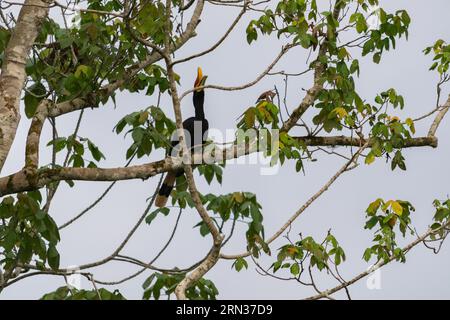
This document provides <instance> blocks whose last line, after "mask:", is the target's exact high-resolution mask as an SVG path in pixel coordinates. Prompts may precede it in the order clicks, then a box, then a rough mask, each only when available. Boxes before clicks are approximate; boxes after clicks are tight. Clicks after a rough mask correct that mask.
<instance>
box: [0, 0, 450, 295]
mask: <svg viewBox="0 0 450 320" xmlns="http://www.w3.org/2000/svg"><path fill="white" fill-rule="evenodd" d="M381 6H382V7H385V8H388V10H389V11H392V10H395V9H397V8H405V9H407V10H408V12H409V13H410V15H411V17H412V25H411V28H410V38H409V41H408V42H406V41H404V40H400V41H398V45H397V50H396V51H394V52H392V51H391V52H389V53H387V54H385V55H384V56H383V58H382V62H381V64H380V65H374V64H373V63H372V62H371V57H367V58H365V59H363V60H360V63H361V77H360V78H359V79H357V87H358V90H359V92H360V93H361V94H362V96H363V97H365V98H366V99H367V100H370V101H373V98H374V96H375V95H376V93H378V92H380V91H383V90H385V89H388V88H390V87H395V88H396V89H397V91H398V92H399V93H400V94H403V96H404V97H405V101H406V107H405V111H404V112H403V113H402V114H401V116H402V117H406V115H408V116H411V117H414V116H417V115H421V114H424V113H426V112H427V111H429V110H431V109H433V107H434V104H435V85H436V81H437V76H436V74H435V73H432V72H429V71H428V67H429V65H430V57H425V56H424V55H423V53H422V49H423V48H425V47H426V46H429V45H431V44H432V43H434V41H435V40H437V39H438V38H443V39H447V40H448V39H449V38H450V29H449V28H448V22H447V21H448V12H449V9H450V3H449V2H448V1H445V0H435V1H432V2H430V1H427V2H425V1H418V0H415V1H406V0H398V1H395V3H393V2H392V1H381ZM238 11H239V9H236V8H230V9H224V8H219V7H216V6H212V5H210V4H206V6H205V12H204V14H203V18H202V22H201V24H200V26H199V28H198V37H196V38H195V39H193V40H192V42H191V43H189V44H187V45H186V46H185V47H183V48H182V50H180V51H179V53H177V57H185V56H187V55H189V54H192V53H194V52H197V51H201V50H203V49H206V48H208V47H209V46H210V45H211V44H213V43H214V42H215V41H216V39H218V38H219V37H221V35H222V33H223V29H224V28H225V26H227V25H229V24H230V23H231V21H232V20H233V19H234V17H235V16H236V15H237V13H238ZM250 19H251V16H246V17H244V18H243V20H242V22H241V23H240V24H239V26H238V27H237V28H236V30H235V31H234V32H233V33H232V34H231V36H230V38H229V39H228V40H227V41H226V42H225V43H224V44H223V45H222V46H221V47H220V48H219V49H218V50H216V51H215V52H214V53H213V54H211V55H207V56H204V57H201V58H199V59H197V60H194V61H192V62H190V63H188V64H184V65H178V66H177V70H176V71H177V72H178V73H179V74H180V75H181V87H182V91H184V90H187V89H189V88H190V87H191V86H192V83H193V80H194V78H195V70H196V68H197V66H202V68H203V70H204V73H205V74H207V75H208V83H209V84H221V85H239V84H243V83H245V82H247V81H250V80H253V79H254V78H255V77H256V76H257V75H258V74H259V73H260V72H261V70H262V69H264V68H265V67H266V66H267V65H268V64H269V63H270V62H271V60H272V59H273V58H274V57H275V56H276V55H277V54H278V52H279V43H278V42H277V41H276V37H275V36H272V37H260V39H259V40H258V41H257V42H256V43H254V44H252V45H251V46H249V45H248V44H247V42H246V40H245V28H246V26H247V24H248V22H249V20H250ZM306 56H307V52H305V51H304V50H303V49H300V48H296V49H294V50H292V51H291V52H289V53H288V54H287V56H286V57H285V58H283V60H282V61H281V62H280V64H279V65H278V66H277V67H276V68H275V70H285V71H290V72H298V71H302V70H304V69H305V67H306V64H305V58H306ZM310 83H311V79H310V77H309V76H304V77H301V78H298V79H293V80H290V83H289V94H288V104H289V105H290V106H292V107H293V106H295V105H296V104H297V102H298V101H299V97H301V96H302V91H301V89H302V88H309V86H310ZM274 85H277V86H278V88H283V82H282V78H281V77H267V78H265V79H264V80H263V81H261V82H260V83H258V84H257V85H256V86H254V87H252V88H250V89H248V90H246V91H236V92H223V91H215V90H214V91H207V92H206V110H205V111H206V115H207V117H208V119H209V123H210V126H211V127H214V128H218V129H221V130H225V129H227V128H233V127H234V126H235V120H236V118H237V117H238V116H239V115H240V114H241V113H242V111H243V110H245V109H246V108H247V107H248V106H250V105H252V103H254V101H255V98H256V97H257V96H258V95H259V94H260V93H261V92H263V91H265V90H268V89H271V88H273V86H274ZM448 93H449V90H448V87H447V89H444V91H443V93H442V97H443V98H446V97H447V94H448ZM154 103H155V99H154V98H153V97H151V98H149V97H147V96H144V95H143V94H120V95H119V96H118V98H117V106H118V107H117V109H114V108H113V106H112V104H109V105H108V106H106V107H102V108H100V109H99V110H92V111H91V110H87V113H86V117H85V121H84V122H83V124H82V126H81V132H80V135H83V136H89V137H90V138H92V140H93V141H95V143H97V145H99V146H100V148H101V150H102V151H103V153H104V154H105V155H107V160H106V161H104V163H103V164H102V166H104V167H111V166H117V165H121V164H123V163H124V161H125V159H124V155H125V150H126V148H127V145H128V143H129V140H124V139H123V137H122V136H117V135H116V134H115V133H113V132H112V128H113V127H114V125H115V124H116V123H117V122H118V120H119V119H121V118H122V117H123V116H124V115H125V114H128V113H131V112H133V111H135V110H140V109H143V108H145V107H147V106H149V105H151V104H154ZM183 105H184V109H183V115H184V116H185V117H187V116H190V115H191V114H192V113H193V110H191V109H192V108H191V98H190V97H187V98H186V100H184V101H183ZM162 106H163V108H164V110H165V111H166V112H167V114H169V115H171V114H172V111H171V105H170V103H169V100H168V99H163V101H162ZM311 114H312V111H311V112H309V113H308V114H307V115H306V118H308V119H309V118H310V117H311ZM446 120H447V121H444V122H443V123H442V125H441V127H440V128H439V130H438V136H439V138H440V140H439V148H438V149H431V148H421V149H413V150H406V151H405V152H404V154H405V155H406V160H407V162H406V164H407V168H408V171H406V172H401V171H395V172H392V171H391V170H390V165H389V164H385V163H384V160H377V161H376V162H375V163H374V164H373V165H371V166H366V165H361V166H360V167H359V168H357V169H356V170H353V171H351V172H349V173H346V174H344V175H343V176H342V177H341V178H339V180H338V181H337V182H336V183H335V184H334V185H333V186H332V187H331V188H330V190H329V191H328V192H326V193H325V194H324V195H323V196H322V197H321V198H320V199H319V200H317V201H316V202H315V203H314V204H313V205H312V206H311V207H310V208H309V209H308V210H307V211H306V212H305V213H304V214H303V215H302V216H301V217H300V218H299V219H298V220H297V221H296V222H295V224H294V225H293V227H292V230H291V236H292V238H295V234H297V233H299V232H301V233H302V234H303V235H305V236H306V235H312V236H314V237H315V238H316V239H317V240H319V239H320V240H321V239H322V238H323V237H324V236H325V235H326V232H327V230H328V229H329V228H331V229H332V232H333V233H334V235H335V236H336V237H337V239H338V240H339V241H340V243H341V245H342V246H343V247H344V249H345V251H346V254H347V258H348V259H347V261H346V262H345V263H344V264H343V266H342V267H341V272H342V275H343V276H344V278H345V279H350V278H351V277H352V276H354V275H356V274H357V273H360V272H361V271H363V270H365V269H366V268H367V267H368V264H366V263H365V262H364V261H363V260H362V258H361V257H362V253H363V251H364V249H365V248H366V247H368V246H370V245H371V240H372V232H371V231H367V230H364V229H363V226H364V221H365V219H364V216H365V213H364V211H365V209H366V207H367V205H368V204H369V203H370V202H371V201H373V200H375V199H376V198H378V197H381V198H385V199H404V200H409V201H411V202H412V204H413V205H414V206H415V207H416V212H415V213H414V214H413V216H412V220H413V223H414V225H415V226H416V227H417V229H418V231H419V232H422V231H424V230H425V228H426V226H427V224H428V223H429V222H430V221H431V218H432V215H433V208H432V201H433V199H435V198H439V199H446V198H447V196H448V193H449V184H448V181H449V178H450V173H449V171H448V170H446V169H444V164H448V161H449V159H450V139H449V138H448V135H447V134H446V133H447V132H448V130H449V129H450V124H449V123H450V121H448V120H449V119H446ZM58 125H59V132H60V135H67V134H70V133H71V131H72V130H73V127H74V125H75V124H74V115H70V116H64V117H62V118H61V119H58ZM28 126H29V121H28V120H27V119H25V117H24V118H23V119H22V122H21V124H20V128H19V131H18V134H17V137H16V141H15V144H14V146H13V149H12V150H11V156H10V157H9V159H8V161H7V164H6V166H5V169H4V171H3V174H4V175H6V174H9V173H12V172H15V171H17V170H19V169H20V168H21V167H22V166H23V150H24V140H25V135H26V132H27V130H28ZM428 126H429V122H427V123H424V124H423V125H418V127H417V129H418V130H417V136H420V135H426V132H427V129H428ZM49 139H50V128H49V126H47V127H46V131H45V136H44V139H43V140H42V141H48V140H49ZM42 152H45V156H43V159H42V160H41V165H44V164H46V163H48V162H49V159H50V158H49V157H48V156H49V149H48V148H46V147H45V143H42ZM162 156H163V153H162V152H158V153H155V154H153V155H152V156H151V157H150V161H153V160H158V159H161V158H162ZM148 161H149V159H141V161H139V162H148ZM342 164H343V160H342V159H340V158H338V157H333V156H327V155H322V156H320V157H319V161H317V162H307V163H305V165H306V175H305V176H304V175H303V174H295V167H294V165H295V163H292V164H287V165H285V166H283V167H282V168H281V170H280V171H279V173H278V174H277V175H274V176H262V175H260V168H259V166H258V165H230V166H228V167H227V168H226V170H225V173H224V182H223V185H222V186H220V185H218V184H217V183H216V182H214V183H213V184H212V185H211V186H208V185H207V184H206V183H205V182H204V179H203V178H197V179H196V181H197V185H198V187H199V190H200V191H201V192H203V193H207V192H212V193H216V194H225V193H228V192H231V191H240V190H242V191H251V192H254V193H256V194H257V196H258V199H259V201H260V203H261V204H262V205H263V214H264V220H265V230H266V235H271V234H272V233H273V232H274V231H276V230H277V229H278V228H279V227H280V226H281V225H282V224H284V222H285V221H286V219H287V218H288V217H289V216H291V215H292V214H293V213H294V212H295V211H296V210H297V209H298V208H299V207H300V206H301V205H302V204H303V203H304V202H305V201H306V200H307V199H308V198H309V197H310V196H311V195H312V194H314V193H315V192H316V191H317V190H319V188H320V187H321V186H322V185H323V184H324V183H325V182H326V181H327V180H328V179H329V178H330V177H331V176H332V175H333V174H334V173H335V172H336V171H337V170H338V169H339V168H340V167H341V166H342ZM157 181H158V177H154V178H151V179H149V180H147V181H144V182H142V181H125V182H120V183H118V184H117V185H116V187H114V188H113V190H112V191H111V192H110V193H109V195H108V196H107V197H106V199H105V201H103V202H102V203H101V204H100V205H98V206H97V207H96V208H95V209H94V210H92V212H90V213H89V214H87V215H86V216H85V217H83V218H82V219H81V220H80V221H79V222H78V223H77V224H74V225H73V226H70V227H68V228H66V229H64V230H63V231H62V232H61V237H62V241H61V243H60V244H59V247H58V248H59V251H60V253H61V255H62V257H61V266H62V267H64V266H70V265H79V264H84V263H87V262H92V261H94V260H98V259H100V258H103V257H105V256H106V255H109V254H110V253H111V252H112V251H113V250H114V249H115V247H116V246H117V245H118V244H119V243H120V242H121V241H122V239H123V238H124V237H125V235H126V234H127V233H128V230H129V229H130V228H131V226H132V225H133V224H134V223H135V221H136V220H137V218H138V217H139V216H140V215H141V214H142V212H143V210H144V208H145V207H146V202H145V199H146V198H148V197H149V196H150V195H151V194H152V193H153V192H154V189H155V187H156V184H157ZM107 185H108V183H83V182H77V183H76V187H75V188H74V189H72V190H71V189H69V188H68V187H67V186H66V185H65V184H62V187H61V188H60V190H59V191H58V195H57V197H56V199H55V200H54V203H53V206H52V209H51V214H52V216H53V217H54V219H55V220H56V221H57V223H58V224H61V223H63V222H66V221H67V220H68V219H70V218H71V217H73V216H74V215H76V214H77V213H79V212H80V211H81V210H82V209H84V208H85V207H87V206H88V205H89V204H90V203H91V202H92V201H94V200H95V199H96V197H97V196H98V195H100V194H101V193H102V192H103V190H104V189H105V188H106V186H107ZM176 213H177V212H176V210H172V213H171V214H170V216H169V217H167V218H162V217H161V218H158V219H157V220H155V221H154V222H153V224H152V225H151V226H147V225H143V226H142V227H141V228H140V229H139V230H138V232H137V233H136V235H135V237H134V238H133V239H132V241H131V242H130V243H129V244H128V245H127V246H126V248H125V249H124V252H123V253H124V254H127V255H131V256H135V257H138V258H141V259H142V260H144V261H147V260H151V259H152V258H153V256H154V255H155V254H156V253H157V252H158V251H159V250H160V248H161V246H162V245H163V244H164V243H165V241H166V240H167V238H168V237H169V235H170V232H171V230H172V226H173V223H174V220H175V218H176ZM198 221H199V217H198V215H197V214H196V213H195V212H194V211H193V210H186V211H185V212H183V214H182V218H181V223H180V228H179V230H178V233H177V234H176V236H175V239H174V242H173V243H172V244H171V245H170V247H169V249H168V251H166V253H165V254H164V255H163V256H162V257H161V258H160V259H159V260H158V261H157V262H156V263H155V265H157V266H160V267H173V266H175V265H176V266H179V267H184V266H188V265H190V264H191V263H193V262H196V261H198V259H200V258H202V257H203V256H204V255H205V254H206V253H207V251H208V250H209V247H210V239H209V238H202V237H201V236H200V235H199V233H198V231H197V229H192V226H194V225H195V224H196V223H197V222H198ZM244 239H245V226H240V227H239V228H237V230H236V232H235V237H234V239H233V240H232V241H230V243H229V244H228V245H227V247H226V248H225V249H224V250H223V251H224V252H226V253H238V252H241V251H242V250H243V249H244V248H245V240H244ZM400 242H401V243H404V242H402V241H400ZM283 243H284V240H283V239H280V240H278V241H277V242H276V243H275V244H274V245H273V246H272V250H273V251H274V252H275V250H276V248H278V247H279V246H281V245H282V244H283ZM274 259H275V258H274V257H268V258H267V257H265V258H263V259H262V260H261V263H262V264H263V265H266V266H268V265H270V264H271V263H272V262H273V261H274ZM231 264H232V261H223V260H222V261H220V262H219V263H218V265H217V266H216V267H215V268H214V269H213V270H212V271H211V272H209V273H208V274H207V275H206V278H208V279H211V280H213V281H214V282H215V283H216V285H217V287H218V289H219V292H220V295H219V298H221V299H233V298H234V299H244V298H255V299H257V298H272V299H283V298H291V299H298V298H302V297H305V296H307V295H310V294H313V292H312V291H311V290H310V289H309V288H305V287H301V286H299V285H298V284H297V283H295V282H284V281H283V282H280V281H278V280H274V279H271V278H268V277H262V276H260V275H258V274H257V273H256V272H255V271H254V266H252V264H251V263H250V261H249V264H250V268H249V270H247V271H241V272H240V273H237V272H236V271H234V270H232V269H231ZM449 267H450V250H449V246H448V244H444V246H443V248H442V251H441V253H440V254H439V255H437V256H436V255H433V253H432V252H431V251H429V250H426V249H425V248H423V247H416V248H415V249H414V250H413V251H412V252H411V253H410V254H408V256H407V263H406V264H398V263H392V264H390V265H389V266H387V267H385V268H383V269H382V271H381V289H380V290H369V289H368V288H367V286H366V281H365V280H363V281H360V282H359V283H358V284H356V285H354V286H353V287H351V288H350V292H351V293H352V297H353V298H369V299H381V298H383V299H389V298H409V299H414V298H450V286H449V285H448V284H449V282H450V274H449V273H448V269H449ZM137 268H138V267H134V266H130V265H127V264H124V263H111V264H108V265H107V266H106V267H100V268H97V269H93V273H94V275H95V278H96V279H98V280H105V281H109V280H117V279H119V278H122V277H123V276H127V275H129V274H131V273H133V272H134V271H136V270H138V269H137ZM150 273H151V271H148V272H145V273H144V275H141V276H140V277H138V278H136V279H134V280H132V281H129V282H127V283H125V284H123V285H120V286H117V287H116V286H114V287H113V288H110V289H115V288H118V289H120V291H121V292H122V293H123V294H124V295H125V296H126V297H127V298H137V299H139V298H141V296H142V293H143V290H142V288H141V284H142V283H143V281H144V280H145V278H146V277H147V276H149V274H150ZM317 281H318V284H319V286H320V288H322V289H324V288H326V287H330V286H333V285H335V283H334V282H332V281H330V280H329V277H328V276H327V275H326V274H325V273H323V274H319V275H318V276H317ZM62 285H64V280H63V279H62V278H60V277H52V276H38V277H32V278H28V279H26V280H24V281H21V282H20V283H18V284H17V285H14V286H12V287H10V288H7V289H5V290H4V292H3V293H2V296H1V298H2V299H6V298H38V297H40V296H41V295H42V294H43V293H45V292H49V291H52V290H54V289H56V288H57V287H59V286H62ZM82 285H83V287H84V288H90V284H89V283H88V282H86V281H85V280H82ZM338 297H343V295H342V294H340V295H338Z"/></svg>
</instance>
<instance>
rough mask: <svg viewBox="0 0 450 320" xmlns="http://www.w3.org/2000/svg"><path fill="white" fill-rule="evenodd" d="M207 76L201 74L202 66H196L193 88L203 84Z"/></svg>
mask: <svg viewBox="0 0 450 320" xmlns="http://www.w3.org/2000/svg"><path fill="white" fill-rule="evenodd" d="M207 78H208V76H206V75H203V71H202V68H200V67H198V69H197V78H196V79H195V83H194V88H197V87H201V86H204V85H205V82H206V79H207ZM197 91H199V90H197Z"/></svg>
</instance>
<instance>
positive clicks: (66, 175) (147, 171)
mask: <svg viewBox="0 0 450 320" xmlns="http://www.w3.org/2000/svg"><path fill="white" fill-rule="evenodd" d="M296 139H298V140H301V141H303V142H304V143H305V144H306V145H307V146H327V147H335V146H361V145H363V144H364V143H365V142H367V141H365V140H359V139H357V138H350V137H345V136H334V137H297V138H296ZM437 141H438V140H437V138H436V137H419V138H413V139H408V140H406V141H405V145H404V146H403V147H404V148H411V147H419V146H430V147H436V146H437ZM369 146H370V141H369ZM256 151H257V148H256V145H254V144H252V145H248V144H242V145H233V146H231V147H229V148H226V149H224V150H221V149H218V150H216V151H215V152H214V150H213V152H210V151H208V150H206V151H205V152H204V154H203V155H201V154H200V155H197V154H196V155H194V156H193V158H192V160H191V163H201V162H202V159H203V161H204V162H206V163H213V162H219V163H220V162H222V161H226V160H230V159H235V158H239V157H242V156H245V155H248V154H250V153H254V152H256ZM181 160H182V159H180V158H171V157H168V158H166V159H164V160H160V161H155V162H150V163H146V164H142V165H136V166H130V167H125V168H124V167H119V168H69V167H62V168H42V169H39V170H37V172H32V173H30V172H29V171H28V170H27V169H24V170H21V171H19V172H16V173H13V174H11V175H9V176H6V177H2V178H0V195H7V194H13V193H17V192H23V191H30V190H35V189H36V188H42V187H44V186H45V185H46V184H48V183H51V182H57V181H62V180H81V181H120V180H130V179H147V178H150V177H153V176H155V175H158V174H161V173H164V172H167V171H171V170H176V169H180V168H182V167H183V164H182V161H181Z"/></svg>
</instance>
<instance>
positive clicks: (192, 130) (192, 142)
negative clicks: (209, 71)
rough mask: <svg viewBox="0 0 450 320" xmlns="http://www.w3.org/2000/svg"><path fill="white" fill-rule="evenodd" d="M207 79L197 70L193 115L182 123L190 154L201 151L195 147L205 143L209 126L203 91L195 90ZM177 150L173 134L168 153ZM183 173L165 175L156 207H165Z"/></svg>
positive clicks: (177, 145)
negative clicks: (176, 181) (177, 179)
mask: <svg viewBox="0 0 450 320" xmlns="http://www.w3.org/2000/svg"><path fill="white" fill-rule="evenodd" d="M207 77H208V76H206V75H203V72H202V69H201V68H198V69H197V78H196V79H195V82H194V89H195V90H194V93H193V98H192V101H193V103H194V109H195V115H194V116H193V117H191V118H188V119H186V120H184V121H183V129H184V135H185V138H186V145H187V147H188V149H189V151H190V152H191V153H193V152H192V150H194V152H198V151H199V150H201V148H197V147H198V146H201V145H203V144H204V143H205V142H206V138H207V132H208V128H209V124H208V120H206V118H205V111H204V108H203V105H204V102H205V91H204V90H203V89H197V88H198V87H201V86H204V85H205V82H206V78H207ZM179 148H180V146H179V140H178V135H177V133H176V132H175V135H174V136H173V137H172V148H171V150H170V152H171V153H172V154H173V151H174V150H175V151H176V150H178V149H179ZM183 173H184V170H183V169H179V170H176V171H170V172H168V173H167V176H166V178H165V179H164V182H163V184H162V185H161V188H160V189H159V191H158V195H157V196H156V200H155V205H156V206H157V207H159V208H162V207H164V206H165V205H166V203H167V200H168V198H169V196H170V193H171V192H172V189H173V187H174V185H175V180H176V178H177V177H179V176H181V175H182V174H183Z"/></svg>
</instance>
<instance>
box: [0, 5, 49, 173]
mask: <svg viewBox="0 0 450 320" xmlns="http://www.w3.org/2000/svg"><path fill="white" fill-rule="evenodd" d="M51 2H52V1H50V0H26V1H25V2H24V6H22V8H21V10H20V14H19V18H18V20H17V23H16V26H15V28H14V30H13V32H12V35H11V39H10V40H9V43H8V46H7V48H6V50H5V58H4V62H3V66H2V74H1V76H0V172H1V170H2V168H3V165H4V163H5V161H6V158H7V157H8V153H9V150H10V148H11V145H12V143H13V140H14V137H15V135H16V130H17V126H18V125H19V121H20V111H19V102H20V94H21V92H22V88H23V85H24V83H25V79H26V72H25V64H26V61H27V58H28V52H29V51H30V50H31V47H32V45H33V43H34V41H35V39H36V37H37V35H38V33H39V30H40V26H41V24H42V22H43V20H44V19H45V18H46V17H47V15H48V11H49V5H50V3H51Z"/></svg>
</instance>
